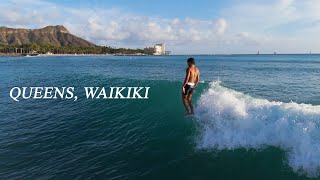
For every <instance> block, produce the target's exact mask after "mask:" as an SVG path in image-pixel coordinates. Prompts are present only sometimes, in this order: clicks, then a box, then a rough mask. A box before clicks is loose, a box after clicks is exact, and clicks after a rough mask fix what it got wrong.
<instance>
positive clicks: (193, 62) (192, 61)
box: [187, 58, 196, 64]
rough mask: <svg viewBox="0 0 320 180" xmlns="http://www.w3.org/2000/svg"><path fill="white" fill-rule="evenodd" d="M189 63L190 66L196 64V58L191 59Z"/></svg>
mask: <svg viewBox="0 0 320 180" xmlns="http://www.w3.org/2000/svg"><path fill="white" fill-rule="evenodd" d="M187 62H188V63H190V64H196V62H195V60H194V58H189V59H188V61H187Z"/></svg>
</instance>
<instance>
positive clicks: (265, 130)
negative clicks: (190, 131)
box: [196, 82, 320, 177]
mask: <svg viewBox="0 0 320 180" xmlns="http://www.w3.org/2000/svg"><path fill="white" fill-rule="evenodd" d="M196 118H197V121H198V122H199V123H200V125H201V135H200V138H199V141H198V147H199V148H201V149H218V150H223V149H229V150H232V149H237V148H247V149H249V148H253V149H258V150H259V149H263V148H266V147H268V146H275V147H278V148H281V149H283V150H284V151H285V152H286V155H287V160H288V164H289V166H290V167H292V169H293V171H294V172H298V173H304V174H306V175H307V176H310V177H317V176H319V175H320V130H319V127H320V106H313V105H309V104H297V103H294V102H291V103H284V102H275V101H268V100H265V99H256V98H253V97H250V96H248V95H245V94H243V93H241V92H237V91H235V90H232V89H228V88H226V87H223V86H221V85H220V82H212V83H210V86H209V89H208V90H206V91H205V92H204V93H203V94H202V95H201V96H200V98H199V100H198V106H197V111H196Z"/></svg>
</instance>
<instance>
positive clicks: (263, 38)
mask: <svg viewBox="0 0 320 180" xmlns="http://www.w3.org/2000/svg"><path fill="white" fill-rule="evenodd" d="M0 9H1V11H0V26H6V27H14V28H32V29H35V28H41V27H44V26H47V25H63V26H65V27H66V28H67V29H68V30H69V31H70V32H71V33H72V34H74V35H76V36H79V37H81V38H84V39H86V40H89V41H91V42H93V43H95V44H97V45H108V46H115V47H126V48H144V47H149V46H153V45H154V44H156V43H165V44H166V46H167V49H169V50H171V51H172V53H173V54H233V53H240V54H246V53H257V52H258V51H260V52H261V53H273V52H277V53H307V52H310V51H312V52H313V53H320V36H319V35H318V33H319V32H320V12H319V9H320V1H319V0H224V1H222V0H219V1H218V0H188V1H186V0H161V1H160V0H158V1H155V0H89V1H88V0H77V1H76V0H52V1H49V0H0Z"/></svg>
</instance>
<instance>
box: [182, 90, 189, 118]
mask: <svg viewBox="0 0 320 180" xmlns="http://www.w3.org/2000/svg"><path fill="white" fill-rule="evenodd" d="M182 102H183V105H184V108H185V109H186V111H187V112H186V114H189V108H188V105H187V96H186V95H184V94H183V93H182Z"/></svg>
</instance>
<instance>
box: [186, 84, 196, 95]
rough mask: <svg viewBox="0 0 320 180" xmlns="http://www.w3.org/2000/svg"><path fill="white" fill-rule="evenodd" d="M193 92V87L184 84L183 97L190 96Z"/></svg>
mask: <svg viewBox="0 0 320 180" xmlns="http://www.w3.org/2000/svg"><path fill="white" fill-rule="evenodd" d="M193 92H194V86H191V85H189V84H186V85H185V86H184V95H185V96H187V95H189V94H192V93H193Z"/></svg>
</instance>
